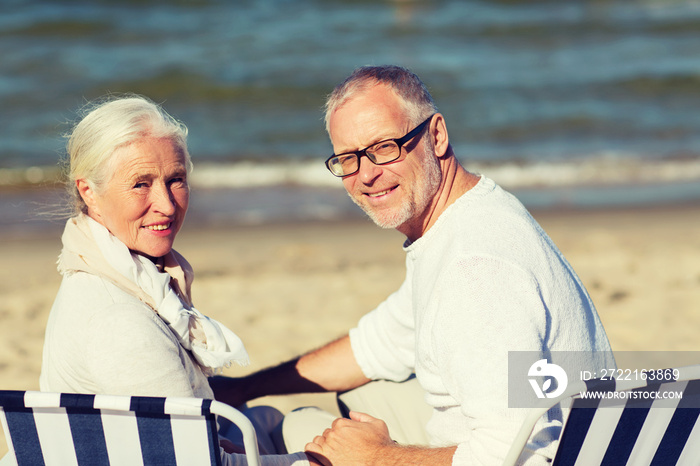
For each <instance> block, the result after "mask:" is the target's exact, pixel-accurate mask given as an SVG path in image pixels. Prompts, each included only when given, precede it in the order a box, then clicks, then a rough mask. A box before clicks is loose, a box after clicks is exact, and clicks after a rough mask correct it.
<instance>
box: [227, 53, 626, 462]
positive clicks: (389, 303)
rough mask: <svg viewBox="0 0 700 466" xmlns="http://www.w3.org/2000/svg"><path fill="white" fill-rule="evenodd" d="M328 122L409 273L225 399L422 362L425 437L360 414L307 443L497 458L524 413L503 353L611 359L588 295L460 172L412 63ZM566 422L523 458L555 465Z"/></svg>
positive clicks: (553, 425)
mask: <svg viewBox="0 0 700 466" xmlns="http://www.w3.org/2000/svg"><path fill="white" fill-rule="evenodd" d="M326 128H327V131H328V133H329V135H330V139H331V141H332V144H333V149H334V151H335V154H334V155H333V156H332V157H330V158H329V159H328V160H327V161H326V166H327V167H328V169H329V170H330V171H331V173H333V174H334V175H335V176H337V177H340V178H341V180H342V183H343V185H344V187H345V189H346V190H347V191H348V194H349V195H350V197H351V198H352V199H353V201H354V202H355V203H356V204H357V205H359V206H360V207H361V208H362V209H363V210H364V211H365V212H366V213H367V214H368V215H369V216H370V217H371V218H372V220H374V222H375V223H377V225H379V226H380V227H382V228H395V229H397V230H398V231H400V232H401V233H403V234H404V235H406V238H407V239H406V242H405V244H404V249H405V251H406V254H407V258H406V269H407V270H406V279H405V281H404V283H403V284H402V285H401V287H400V288H399V290H397V291H396V292H395V293H393V294H392V295H391V296H389V297H388V298H387V299H386V300H385V301H384V302H383V303H382V304H380V305H379V306H378V307H377V308H376V309H375V310H373V311H372V312H370V313H368V314H367V315H365V316H364V317H363V318H362V319H361V320H360V322H359V323H358V325H357V327H356V328H354V329H352V330H351V331H350V332H349V334H348V335H347V336H345V337H343V338H341V339H339V340H336V341H334V342H331V343H329V344H328V345H326V346H324V347H322V348H320V349H318V350H316V351H313V352H311V353H309V354H306V355H304V356H302V357H300V358H297V359H295V360H293V361H289V362H287V363H285V364H282V365H281V366H278V367H276V368H272V369H268V370H266V371H263V372H260V373H257V374H254V375H252V376H250V377H248V378H245V379H242V380H241V379H238V380H237V381H236V383H233V382H230V383H228V384H227V383H219V384H217V385H216V386H218V387H219V389H218V390H217V395H219V396H220V397H221V399H223V400H224V401H229V402H234V403H235V402H238V401H241V400H243V399H250V398H254V397H257V396H262V395H267V394H282V393H293V392H302V391H318V390H326V391H339V392H342V391H346V390H350V389H353V388H356V387H359V386H361V385H364V384H366V383H367V382H369V381H371V380H380V379H383V380H389V381H395V382H400V381H403V380H405V379H407V378H409V377H410V376H411V375H412V374H414V373H415V375H416V379H417V381H418V383H419V384H420V389H421V390H422V392H423V396H424V400H425V401H426V402H427V404H428V405H429V406H430V407H431V415H430V419H429V420H428V421H427V425H425V426H422V427H424V428H425V430H426V431H427V438H428V439H429V444H430V445H429V446H412V445H405V444H399V443H396V442H394V441H393V440H392V438H391V436H390V434H389V430H387V427H386V424H385V423H384V422H383V421H382V420H379V419H377V418H375V417H373V416H371V415H369V414H365V413H357V412H351V413H350V419H341V420H337V421H335V422H334V423H333V426H332V428H329V429H326V430H325V431H324V432H323V434H322V435H318V436H317V437H315V438H314V440H313V442H311V443H309V444H308V445H307V446H306V450H307V451H308V452H310V453H312V454H315V455H316V456H317V457H318V458H319V459H320V460H321V461H322V462H328V463H329V464H330V463H332V464H334V465H338V464H500V461H501V460H502V458H503V457H504V456H505V453H506V452H507V450H508V447H509V445H510V442H511V441H512V439H513V437H514V435H515V433H516V432H517V430H518V428H519V426H520V424H521V422H522V420H523V417H524V412H523V410H522V409H513V408H509V407H508V374H507V373H508V351H535V352H538V353H539V354H542V355H543V356H542V357H543V358H546V357H547V355H549V354H551V352H553V351H578V352H584V353H583V354H588V353H590V354H594V353H595V352H607V354H609V352H610V345H609V343H608V339H607V337H606V334H605V331H604V329H603V326H602V324H601V322H600V320H599V318H598V315H597V313H596V310H595V307H594V306H593V303H592V302H591V300H590V298H589V296H588V294H587V292H586V290H585V288H584V287H583V285H582V284H581V281H580V280H579V278H578V277H577V276H576V274H575V273H574V271H573V269H572V268H571V266H570V265H569V264H568V262H567V261H566V260H565V259H564V257H563V256H562V254H561V252H560V251H559V250H558V249H557V248H556V246H555V245H554V244H553V242H552V241H551V240H550V238H549V237H548V236H547V235H546V234H545V232H544V231H543V230H542V229H541V228H540V226H539V225H538V224H537V223H536V222H535V220H534V219H533V218H532V217H531V216H530V214H529V213H528V212H527V211H526V209H525V208H524V207H523V206H522V204H520V202H518V201H517V200H516V199H515V198H514V197H513V196H512V195H510V194H508V193H507V192H505V191H504V190H503V189H501V188H500V187H499V186H497V185H496V184H495V183H494V182H493V181H492V180H490V179H488V178H487V177H485V176H481V175H477V174H473V173H470V172H468V171H467V170H465V169H464V168H463V167H462V165H461V164H460V163H459V161H458V160H457V157H456V156H455V154H454V152H453V150H452V147H451V146H450V141H449V137H448V133H447V127H446V124H445V119H444V117H443V116H442V115H441V114H440V113H438V112H437V109H436V107H435V104H434V102H433V100H432V97H431V96H430V94H429V93H428V91H427V89H426V88H425V86H424V85H423V83H422V82H421V81H420V79H419V78H418V77H417V76H415V75H414V74H413V73H411V72H410V71H408V70H406V69H404V68H400V67H396V66H382V67H363V68H360V69H358V70H356V71H355V72H354V73H353V74H352V75H351V76H350V77H349V78H348V79H347V80H346V81H345V82H343V83H342V84H340V85H339V86H338V87H336V89H335V90H334V91H333V93H332V94H331V95H330V97H329V99H328V102H327V106H326ZM596 354H599V353H596ZM593 359H594V358H593V356H591V360H593ZM606 362H608V363H611V364H614V362H613V361H610V360H608V361H606ZM592 364H594V366H595V364H596V363H595V362H592ZM230 380H231V379H229V381H230ZM236 392H237V393H236ZM412 409H413V408H412V406H411V405H408V406H404V407H403V408H401V409H400V410H406V411H411V410H412ZM399 422H401V421H399ZM560 425H561V423H560V419H557V418H556V417H550V418H545V419H543V420H542V421H541V422H540V423H539V424H538V426H537V427H536V429H535V435H534V437H533V438H534V440H533V441H532V442H531V443H530V445H529V446H528V449H529V453H528V454H527V455H526V456H525V457H524V458H527V459H526V461H527V464H540V463H542V464H546V462H547V457H548V456H550V455H551V453H552V449H553V441H552V439H553V438H555V437H553V435H556V433H557V427H558V426H560ZM318 434H321V432H318ZM309 440H310V439H309Z"/></svg>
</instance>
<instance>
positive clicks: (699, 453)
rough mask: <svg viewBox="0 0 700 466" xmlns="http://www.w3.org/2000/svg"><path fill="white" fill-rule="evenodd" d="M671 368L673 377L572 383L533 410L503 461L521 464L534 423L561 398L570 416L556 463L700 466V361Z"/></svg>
mask: <svg viewBox="0 0 700 466" xmlns="http://www.w3.org/2000/svg"><path fill="white" fill-rule="evenodd" d="M667 371H671V373H676V374H678V377H677V378H675V381H673V380H672V379H671V381H669V382H664V383H662V382H659V381H654V380H653V379H652V378H650V377H647V378H646V381H641V382H640V381H636V380H599V379H598V380H589V381H586V382H579V383H576V384H573V386H570V387H569V389H568V390H567V392H566V393H565V394H563V395H562V396H561V397H559V398H556V399H552V400H550V402H549V403H545V402H543V403H542V405H541V406H540V407H538V408H534V409H532V411H531V413H530V414H529V415H528V418H527V419H526V420H525V422H524V423H523V426H522V428H521V430H520V432H519V433H518V434H517V436H516V438H515V439H514V441H513V445H512V447H511V449H510V451H509V452H508V455H507V457H506V460H505V462H504V463H503V464H504V465H507V466H511V465H515V464H519V457H520V454H521V452H522V451H523V450H524V448H525V446H526V444H527V442H528V440H529V437H530V435H531V433H532V429H533V427H534V425H535V423H536V422H537V421H538V420H539V419H540V418H541V417H542V416H543V415H544V414H545V413H546V412H547V411H548V410H549V409H550V408H551V407H553V406H555V405H556V404H559V403H561V406H562V407H563V408H567V409H566V411H568V413H569V415H568V416H567V418H566V421H565V424H564V429H563V432H562V434H561V437H560V438H559V445H558V447H557V453H556V456H555V457H554V461H553V465H552V466H638V465H643V466H649V465H651V466H666V465H672V466H700V365H695V366H687V367H681V368H677V369H668V370H667ZM596 394H598V395H600V396H595V395H596ZM602 394H605V396H602ZM611 394H613V396H611ZM679 395H680V396H679ZM568 402H570V404H567V403H568Z"/></svg>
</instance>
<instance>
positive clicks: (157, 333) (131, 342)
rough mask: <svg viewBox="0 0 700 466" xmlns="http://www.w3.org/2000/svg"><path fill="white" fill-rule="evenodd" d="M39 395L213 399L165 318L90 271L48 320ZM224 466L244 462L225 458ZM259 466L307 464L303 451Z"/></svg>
mask: <svg viewBox="0 0 700 466" xmlns="http://www.w3.org/2000/svg"><path fill="white" fill-rule="evenodd" d="M39 383H40V388H41V390H42V391H51V392H72V393H104V394H111V395H132V396H133V395H143V396H166V397H167V396H176V397H199V398H209V399H213V398H214V394H213V392H212V390H211V387H210V386H209V382H208V380H207V377H206V376H205V374H204V373H203V371H202V369H201V368H200V366H199V365H198V364H197V363H196V362H195V361H194V358H193V356H192V355H191V353H190V352H189V351H187V350H186V349H184V348H183V347H182V346H181V345H180V343H179V342H178V340H177V337H176V336H175V335H174V334H173V332H172V331H171V330H170V329H169V328H168V326H167V325H166V324H165V322H163V320H162V319H161V318H160V317H159V316H158V315H157V314H156V313H155V312H154V311H153V310H152V309H151V308H150V307H148V306H147V305H145V304H144V303H142V302H141V301H139V299H138V298H136V297H134V296H132V295H130V294H128V293H126V292H125V291H123V290H122V289H120V288H118V287H116V286H115V285H113V284H112V283H110V282H108V281H107V280H104V279H102V278H100V277H97V276H95V275H91V274H88V273H83V272H79V273H74V274H70V275H66V276H64V278H63V281H62V283H61V287H60V289H59V292H58V295H57V296H56V300H55V302H54V305H53V308H52V309H51V313H50V315H49V321H48V324H47V328H46V337H45V342H44V353H43V361H42V367H41V376H40V380H39ZM222 462H223V464H224V465H227V466H233V465H244V464H246V462H245V458H244V457H243V455H229V454H226V453H223V452H222ZM262 464H263V465H266V466H273V465H279V466H282V465H292V464H294V465H299V466H301V465H308V461H307V460H306V456H305V455H304V454H303V453H295V454H293V455H265V456H262Z"/></svg>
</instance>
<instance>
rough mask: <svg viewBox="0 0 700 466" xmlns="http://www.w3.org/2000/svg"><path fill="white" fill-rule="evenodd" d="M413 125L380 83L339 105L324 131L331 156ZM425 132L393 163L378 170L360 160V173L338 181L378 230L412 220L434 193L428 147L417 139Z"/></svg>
mask: <svg viewBox="0 0 700 466" xmlns="http://www.w3.org/2000/svg"><path fill="white" fill-rule="evenodd" d="M414 126H415V125H414V124H413V123H412V122H410V121H409V120H408V119H407V117H406V115H405V112H404V110H403V106H402V105H401V101H400V99H399V98H398V97H397V96H396V95H395V94H394V93H393V92H392V91H391V90H390V89H389V88H387V87H386V86H384V85H382V84H379V85H376V86H374V87H372V88H370V89H368V90H367V91H364V92H363V93H361V94H359V95H357V96H353V97H352V98H351V99H350V100H349V101H347V102H345V103H344V104H343V105H342V106H341V107H339V108H338V109H337V110H336V111H335V112H334V113H333V114H332V115H331V118H330V125H329V133H330V137H331V142H332V144H333V151H334V153H336V154H342V153H345V152H351V151H356V150H359V149H362V148H364V147H367V146H369V145H372V144H375V143H377V142H379V141H382V140H386V139H395V138H400V137H402V136H403V135H405V134H406V133H408V132H409V131H410V130H412V129H413V127H414ZM429 131H430V126H428V128H426V129H425V130H424V132H422V133H420V134H419V135H417V136H416V137H414V138H413V139H412V140H410V141H408V142H407V143H406V144H405V145H404V147H403V148H402V149H401V157H399V159H398V160H397V161H396V162H392V163H389V164H386V165H381V166H380V165H374V164H373V163H372V162H371V161H370V160H368V159H367V157H362V159H361V161H360V170H359V171H358V172H357V173H355V174H353V175H349V176H346V177H344V178H343V185H344V186H345V189H346V190H347V192H348V194H349V195H350V197H351V198H352V200H353V201H354V202H355V203H356V204H357V205H358V206H360V207H361V208H362V209H363V210H364V211H365V212H366V213H367V215H369V217H370V218H371V219H372V220H373V221H374V222H375V223H376V224H377V225H379V226H380V227H382V228H399V227H401V226H402V225H406V224H409V223H411V222H412V221H417V218H418V217H419V216H420V215H421V214H422V213H423V212H424V211H425V210H426V208H427V206H428V205H429V204H430V202H431V201H432V198H433V196H434V195H435V193H436V191H437V189H438V186H439V184H440V181H441V172H440V166H439V164H438V161H437V159H436V157H435V155H434V153H433V151H430V150H429V145H428V144H424V143H423V142H422V141H421V139H422V138H424V137H427V134H428V132H429ZM399 229H400V228H399Z"/></svg>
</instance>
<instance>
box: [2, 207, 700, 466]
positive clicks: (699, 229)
mask: <svg viewBox="0 0 700 466" xmlns="http://www.w3.org/2000/svg"><path fill="white" fill-rule="evenodd" d="M534 215H535V217H536V218H537V220H538V221H539V222H540V223H541V224H542V226H543V227H544V229H545V230H546V231H547V232H548V233H549V234H550V236H551V237H552V238H553V239H554V241H555V242H556V243H557V244H558V245H559V247H560V249H561V250H562V251H563V252H564V254H565V256H566V257H567V259H568V260H569V262H570V263H571V264H572V265H573V267H574V269H575V270H576V271H577V273H578V274H579V276H580V278H581V280H582V281H583V283H584V284H585V285H586V287H587V288H588V290H589V292H590V294H591V296H592V297H593V300H594V302H595V303H596V306H597V308H598V312H599V314H600V317H601V319H602V321H603V324H604V325H605V328H606V330H607V332H608V336H609V339H610V342H611V344H612V346H613V349H614V350H616V351H650V350H654V351H686V352H690V351H696V350H698V349H699V348H700V342H699V341H698V340H699V339H698V337H697V334H698V331H699V330H700V205H690V206H675V207H658V208H640V209H636V210H631V209H626V210H603V211H560V212H551V211H550V212H535V213H534ZM59 230H60V229H59ZM402 240H403V239H402V236H401V235H400V234H398V233H397V232H395V231H386V230H381V229H379V228H377V227H375V226H374V225H373V224H372V223H370V222H369V221H353V222H347V223H338V222H334V223H307V224H275V225H265V226H235V227H230V228H223V227H218V228H202V227H201V226H197V225H194V224H188V225H186V226H185V227H184V228H183V231H182V232H181V233H180V235H179V237H178V240H177V243H176V248H177V249H178V250H179V251H180V252H181V253H183V254H184V255H185V256H186V257H187V258H188V259H189V260H190V262H191V263H192V265H193V266H194V268H195V271H196V273H197V278H196V281H195V285H194V289H193V293H194V298H195V303H196V304H197V307H198V308H199V309H200V310H201V311H202V312H204V313H206V314H209V315H210V316H212V317H213V318H215V319H217V320H219V321H221V322H223V323H225V324H226V325H228V326H229V327H230V328H232V329H234V330H235V331H236V332H237V333H238V334H239V335H240V336H241V337H242V338H243V340H244V342H245V344H246V346H247V348H248V351H249V353H250V355H251V358H252V364H251V365H250V366H249V367H247V368H245V369H241V368H233V369H231V370H228V371H227V374H229V375H240V374H244V373H247V372H248V371H253V370H257V369H261V368H264V367H267V366H269V365H272V364H275V363H277V362H280V361H283V360H286V359H288V358H291V357H293V356H295V355H297V354H300V353H302V352H305V351H308V350H311V349H313V348H315V347H318V346H319V345H321V344H323V343H325V342H326V341H328V340H330V339H332V338H335V337H338V336H340V335H342V334H344V333H345V332H346V330H347V329H348V328H349V327H350V326H352V325H353V323H355V322H356V321H357V319H358V318H359V317H360V316H361V315H362V314H363V313H365V312H366V311H368V310H370V309H372V308H373V307H374V306H375V305H377V304H378V303H379V302H380V301H381V300H382V299H383V298H384V297H386V296H387V295H388V294H389V293H390V292H392V291H393V290H395V289H396V288H397V287H398V285H399V284H400V283H401V281H402V279H403V275H404V262H403V261H404V253H403V251H402V249H401V243H402ZM59 249H60V240H59V233H58V231H54V229H50V231H48V230H47V232H45V233H44V234H35V233H32V234H31V235H29V236H25V237H18V236H17V235H11V236H8V235H6V236H2V235H0V257H2V267H0V296H2V299H1V300H0V321H1V322H2V325H1V326H0V388H2V389H38V386H39V385H38V378H39V371H40V367H41V351H42V344H43V335H44V327H45V324H46V320H47V317H48V312H49V309H50V307H51V303H52V301H53V299H54V296H55V294H56V291H57V289H58V286H59V283H60V276H59V275H58V274H57V273H56V268H55V261H56V256H57V254H58V252H59ZM697 362H700V360H699V361H697ZM260 402H264V403H271V404H273V405H275V406H277V407H279V408H280V409H281V410H283V411H288V410H289V409H291V408H293V407H296V406H298V405H304V404H316V405H321V406H323V407H325V408H327V409H332V406H333V398H332V396H330V395H325V396H321V397H318V395H316V396H312V397H309V396H297V397H285V398H274V399H264V400H261V401H260ZM5 452H6V446H5V443H4V438H3V439H0V456H1V455H3V454H4V453H5Z"/></svg>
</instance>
